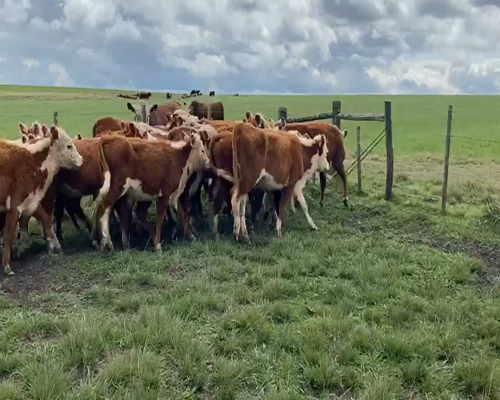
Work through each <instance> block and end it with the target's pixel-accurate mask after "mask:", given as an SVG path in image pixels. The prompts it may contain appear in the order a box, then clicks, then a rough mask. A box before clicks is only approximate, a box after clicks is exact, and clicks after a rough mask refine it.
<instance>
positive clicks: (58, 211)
mask: <svg viewBox="0 0 500 400" xmlns="http://www.w3.org/2000/svg"><path fill="white" fill-rule="evenodd" d="M67 200H68V198H67V197H65V196H57V198H56V201H55V206H54V216H55V219H56V237H57V240H59V243H63V237H62V232H61V224H62V218H63V215H64V208H65V207H64V203H65V202H66V201H67Z"/></svg>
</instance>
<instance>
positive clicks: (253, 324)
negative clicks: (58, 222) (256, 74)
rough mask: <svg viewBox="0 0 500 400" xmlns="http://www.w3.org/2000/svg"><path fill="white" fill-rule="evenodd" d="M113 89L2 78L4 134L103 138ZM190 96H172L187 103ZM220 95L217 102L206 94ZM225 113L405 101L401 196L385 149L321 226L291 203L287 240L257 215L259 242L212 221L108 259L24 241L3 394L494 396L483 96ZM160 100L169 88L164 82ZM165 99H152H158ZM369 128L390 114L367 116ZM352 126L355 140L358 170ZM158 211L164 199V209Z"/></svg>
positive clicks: (497, 331)
mask: <svg viewBox="0 0 500 400" xmlns="http://www.w3.org/2000/svg"><path fill="white" fill-rule="evenodd" d="M117 92H118V91H115V90H113V91H100V90H75V89H55V88H27V87H8V86H4V87H1V86H0V102H1V103H2V105H3V107H2V111H3V114H2V115H0V131H1V135H2V136H4V137H8V138H11V139H12V138H16V137H17V135H18V127H17V124H18V123H19V122H20V121H22V122H24V123H25V124H29V123H31V122H32V121H33V120H34V119H38V120H39V121H41V122H46V123H49V122H51V121H52V112H53V111H58V112H59V122H60V126H62V127H64V128H65V129H66V130H67V131H68V133H70V135H71V136H74V135H76V133H79V132H80V133H83V134H85V135H86V136H90V132H91V129H92V124H93V122H94V121H95V120H96V119H97V118H99V117H101V116H105V115H116V116H120V117H123V118H126V117H127V116H129V117H131V113H130V112H128V111H127V109H126V100H123V99H118V98H116V93H117ZM176 97H177V96H174V99H175V98H176ZM203 99H204V100H207V101H208V100H209V98H208V97H205V96H204V97H203ZM215 99H221V100H222V101H223V102H224V104H225V107H226V115H227V119H240V118H243V116H244V114H245V111H247V110H250V111H252V112H257V111H260V112H262V113H264V115H265V116H266V117H272V118H276V117H277V111H278V107H280V106H286V107H287V108H288V113H289V115H290V116H303V115H308V114H314V113H318V112H326V111H329V109H330V108H331V101H332V100H334V99H335V100H342V107H343V111H344V112H373V113H382V112H383V107H384V101H385V100H390V101H392V104H393V124H394V126H393V130H394V149H395V150H394V151H395V157H396V163H395V183H394V184H395V186H394V200H393V201H392V202H386V201H385V200H384V199H383V195H384V185H385V157H384V146H379V148H377V149H376V151H375V152H374V153H373V154H371V155H370V156H369V157H368V158H367V159H366V160H365V161H364V162H363V193H357V186H356V174H355V173H353V174H351V175H349V187H350V191H351V196H350V208H345V207H344V206H343V204H342V200H341V199H342V190H341V186H340V183H339V179H338V178H333V179H332V182H331V183H330V184H329V185H328V188H327V200H326V203H325V206H324V207H323V208H321V207H320V206H319V204H318V203H319V187H318V186H319V185H318V182H316V184H313V183H312V182H311V183H309V184H308V186H307V187H306V190H305V196H306V199H307V202H308V205H309V211H310V214H311V216H312V218H313V219H314V221H315V222H316V224H317V225H318V226H319V230H318V231H316V232H312V231H311V230H310V229H309V227H308V225H307V222H306V220H305V218H304V216H303V214H302V212H301V210H300V208H299V207H297V212H296V214H293V213H292V212H291V211H290V210H288V211H287V215H286V219H285V223H284V227H285V235H284V237H283V238H282V239H277V238H276V233H275V231H274V229H273V227H272V226H271V225H270V223H269V222H262V221H261V222H260V223H259V224H258V225H257V226H256V227H255V230H254V232H253V233H252V234H251V239H252V244H251V245H245V244H240V243H234V241H233V239H232V235H231V229H232V221H231V219H230V218H227V217H221V218H220V222H221V232H222V235H221V238H220V239H219V240H216V239H214V237H213V236H212V234H211V231H210V229H209V228H208V227H207V226H206V225H205V224H204V223H203V221H202V222H200V223H199V224H198V225H197V228H198V232H199V235H198V238H197V240H196V241H195V242H186V241H185V240H182V239H174V240H173V241H166V242H165V243H164V245H163V253H162V254H155V253H154V251H153V246H152V244H151V243H150V242H148V240H147V238H144V237H141V236H139V234H138V235H137V236H138V237H135V238H134V240H133V243H134V245H133V249H132V250H130V251H127V252H122V251H121V250H120V248H119V237H120V235H119V232H117V233H116V235H115V239H117V238H118V241H116V242H115V244H116V245H117V246H116V247H117V249H116V250H115V251H113V252H110V253H105V254H100V253H98V252H96V251H95V250H94V249H93V248H92V247H91V245H90V243H89V240H88V237H87V235H86V233H85V232H77V231H76V230H75V229H74V228H73V226H72V224H71V222H70V221H65V222H64V225H63V229H64V231H63V234H64V237H65V243H64V245H63V247H64V252H65V254H61V255H47V254H46V252H45V245H44V241H43V239H42V238H41V235H40V232H39V231H38V226H37V224H36V223H32V226H31V227H30V228H31V231H30V239H31V243H32V244H31V246H30V248H29V249H27V250H26V253H25V254H24V255H23V256H22V258H21V259H20V260H17V261H15V262H14V263H13V264H12V267H13V270H14V272H15V273H16V275H15V276H14V277H12V278H9V279H4V277H3V275H0V279H1V280H0V399H44V400H49V399H50V400H52V399H67V400H69V399H71V400H73V399H82V400H83V399H85V400H93V399H95V400H97V399H141V400H149V399H201V400H205V399H235V400H236V399H238V400H240V399H267V400H278V399H280V400H293V399H324V400H326V399H329V400H330V399H362V400H386V399H387V400H393V399H401V400H407V399H415V400H416V399H422V400H423V399H442V400H449V399H500V307H499V304H500V303H499V301H500V270H499V265H500V205H499V201H498V194H499V193H500V184H499V183H498V182H499V181H500V167H499V164H498V160H499V157H498V154H499V150H500V144H496V143H492V142H483V141H482V140H477V139H485V140H493V141H494V140H497V136H498V135H497V127H498V124H499V122H498V121H499V120H498V118H497V116H496V108H497V106H498V105H500V104H499V103H500V100H498V99H497V98H496V97H486V96H484V97H482V96H335V97H329V96H328V97H326V96H324V97H320V96H314V97H313V96H295V97H292V96H290V97H288V96H238V97H232V96H227V97H216V98H215ZM154 100H155V101H158V102H160V101H165V100H164V94H161V95H160V94H156V95H155V96H154ZM150 103H153V101H150ZM448 104H452V105H453V106H454V109H455V115H454V120H453V132H454V133H455V134H456V135H461V136H467V137H471V138H472V140H469V139H461V140H459V138H454V140H453V143H452V163H451V167H450V189H449V207H448V214H447V215H446V216H442V215H440V213H439V209H440V203H439V198H440V191H441V184H442V176H443V165H442V160H443V158H444V136H445V132H446V118H447V107H448ZM361 126H362V133H363V143H368V142H369V141H370V138H373V137H375V136H376V135H377V134H378V133H379V132H380V131H381V129H383V123H376V122H370V123H362V124H361ZM355 127H356V124H355V123H343V128H346V129H348V130H349V136H348V137H347V140H346V143H347V147H348V150H349V151H348V159H347V160H346V166H347V165H350V163H351V162H352V159H353V151H354V149H355ZM151 212H152V213H153V215H154V209H153V207H152V208H151Z"/></svg>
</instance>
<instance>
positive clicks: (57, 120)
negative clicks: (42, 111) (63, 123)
mask: <svg viewBox="0 0 500 400" xmlns="http://www.w3.org/2000/svg"><path fill="white" fill-rule="evenodd" d="M58 122H59V114H58V113H57V111H54V125H55V126H57V124H58Z"/></svg>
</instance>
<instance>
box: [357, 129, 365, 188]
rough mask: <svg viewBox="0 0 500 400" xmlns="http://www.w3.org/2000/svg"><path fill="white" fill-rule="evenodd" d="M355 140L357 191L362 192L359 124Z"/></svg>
mask: <svg viewBox="0 0 500 400" xmlns="http://www.w3.org/2000/svg"><path fill="white" fill-rule="evenodd" d="M356 142H357V154H358V193H362V192H363V186H362V184H361V126H359V125H358V127H357V128H356Z"/></svg>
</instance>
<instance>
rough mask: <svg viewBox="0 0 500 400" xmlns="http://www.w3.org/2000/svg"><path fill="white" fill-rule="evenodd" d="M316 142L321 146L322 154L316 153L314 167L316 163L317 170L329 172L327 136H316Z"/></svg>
mask: <svg viewBox="0 0 500 400" xmlns="http://www.w3.org/2000/svg"><path fill="white" fill-rule="evenodd" d="M314 141H315V142H316V143H318V144H319V145H320V148H321V150H322V151H321V154H319V152H318V153H316V154H315V155H314V157H313V165H314V163H316V168H317V169H318V170H319V171H327V170H328V168H329V167H330V166H329V165H328V146H327V142H326V137H325V135H316V136H315V137H314Z"/></svg>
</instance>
